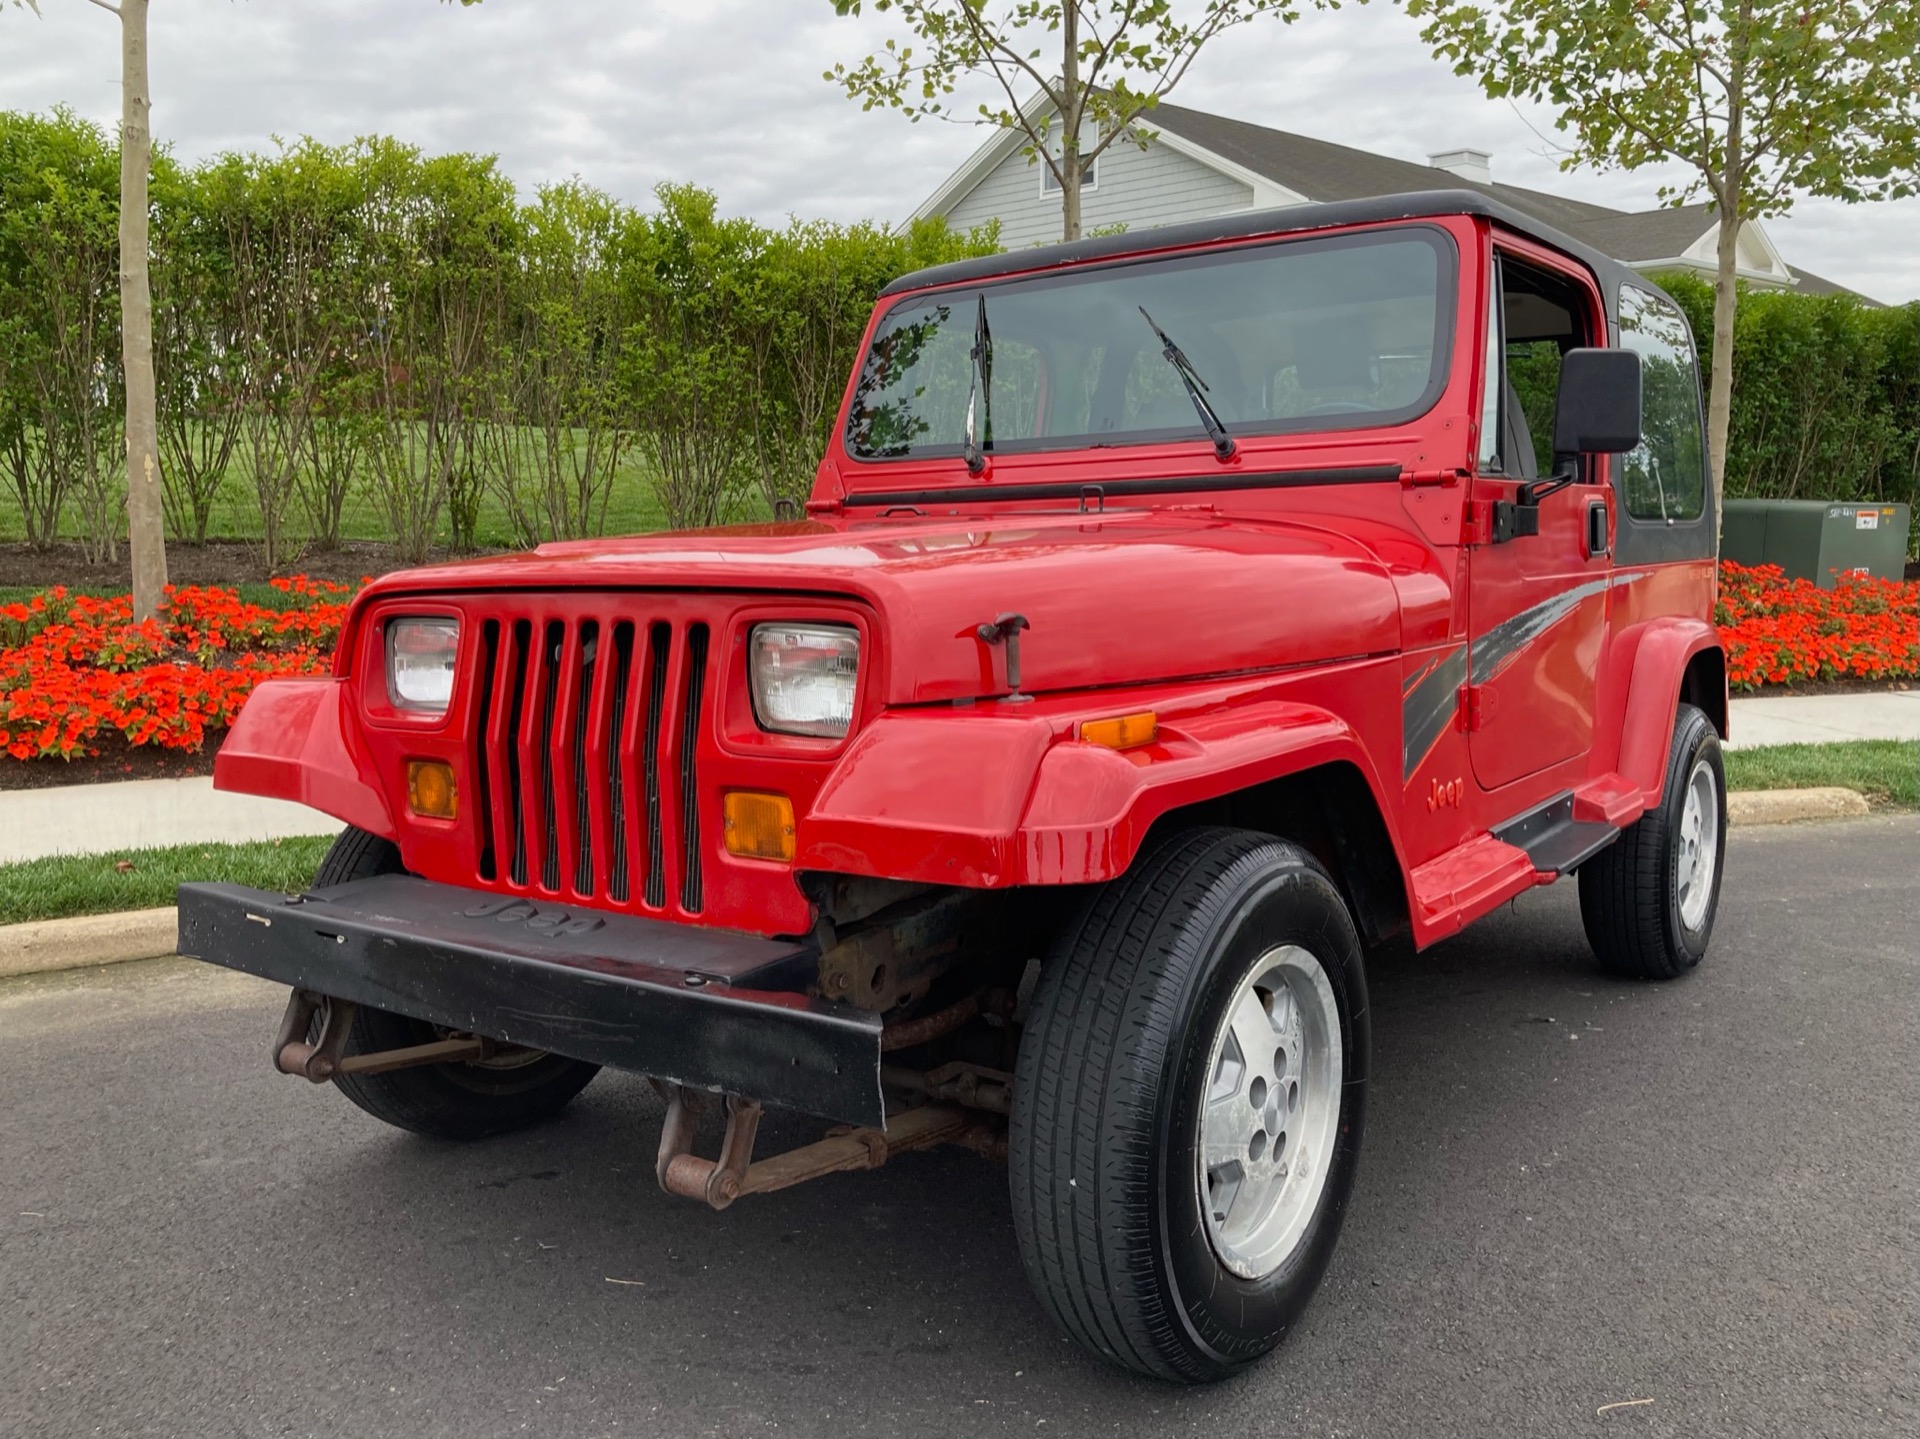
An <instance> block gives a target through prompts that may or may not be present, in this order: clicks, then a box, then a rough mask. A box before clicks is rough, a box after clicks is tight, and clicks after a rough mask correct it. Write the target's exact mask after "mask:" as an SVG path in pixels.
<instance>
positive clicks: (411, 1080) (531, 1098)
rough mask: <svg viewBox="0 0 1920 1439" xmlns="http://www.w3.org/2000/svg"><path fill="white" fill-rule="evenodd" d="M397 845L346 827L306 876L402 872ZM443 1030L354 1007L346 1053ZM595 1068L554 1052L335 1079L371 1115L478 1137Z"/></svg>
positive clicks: (560, 1095) (538, 1110) (567, 1094)
mask: <svg viewBox="0 0 1920 1439" xmlns="http://www.w3.org/2000/svg"><path fill="white" fill-rule="evenodd" d="M402 872H403V871H402V866H401V863H400V851H399V850H398V849H396V848H395V847H394V846H393V845H392V844H391V843H390V842H389V841H387V840H384V839H381V838H380V837H379V836H377V835H372V834H368V833H367V832H366V831H365V830H359V829H353V828H348V829H347V830H346V831H345V832H344V833H343V834H342V835H341V836H340V838H339V839H337V840H335V841H334V845H333V848H332V849H331V850H329V851H328V852H327V857H326V858H325V859H324V860H322V861H321V862H320V869H319V872H318V873H316V874H315V875H314V877H313V884H314V888H316V889H319V888H321V887H323V886H326V885H330V884H345V883H347V882H348V881H349V880H355V879H370V878H372V877H373V876H374V875H377V874H399V873H402ZM444 1038H446V1034H445V1033H444V1032H443V1031H441V1030H439V1029H437V1028H436V1027H435V1026H433V1025H431V1024H428V1023H427V1022H426V1021H425V1020H420V1019H412V1018H409V1017H408V1016H406V1015H403V1014H392V1013H389V1012H388V1011H386V1010H381V1009H369V1008H367V1007H366V1006H364V1005H363V1006H361V1008H360V1010H359V1012H358V1013H357V1014H356V1015H355V1016H354V1020H353V1029H352V1031H351V1032H350V1033H349V1034H348V1036H347V1047H346V1052H347V1053H348V1054H370V1053H373V1052H374V1051H376V1050H382V1049H401V1048H405V1047H406V1046H408V1045H414V1044H431V1043H432V1042H433V1041H434V1040H436V1039H444ZM599 1071H600V1066H599V1065H597V1064H588V1063H586V1062H584V1061H582V1060H578V1059H568V1058H565V1057H564V1056H562V1055H557V1054H541V1055H538V1056H536V1057H534V1058H531V1059H527V1058H524V1057H520V1056H515V1057H503V1058H502V1059H500V1060H482V1061H478V1062H474V1063H464V1062H463V1063H457V1064H431V1065H422V1066H420V1067H419V1068H418V1069H396V1070H392V1071H389V1072H388V1073H386V1074H343V1075H341V1076H339V1077H338V1078H337V1079H335V1080H334V1081H333V1082H334V1085H335V1086H336V1087H337V1088H338V1089H339V1090H340V1092H341V1093H342V1094H344V1095H346V1097H347V1098H348V1099H350V1100H352V1101H353V1102H354V1103H355V1104H357V1105H359V1106H360V1108H362V1109H364V1110H365V1111H366V1112H367V1113H368V1114H371V1115H372V1116H373V1117H374V1118H375V1119H382V1120H385V1121H386V1122H387V1123H388V1124H391V1125H393V1126H395V1127H396V1128H399V1129H405V1130H409V1131H411V1132H412V1133H414V1134H425V1135H429V1136H431V1137H432V1138H435V1139H462V1140H464V1139H484V1138H487V1137H488V1136H489V1135H494V1134H505V1133H507V1132H508V1131H510V1130H515V1129H524V1128H526V1127H527V1126H528V1125H530V1124H538V1123H539V1122H540V1121H541V1120H543V1119H550V1118H552V1117H553V1116H554V1115H555V1114H558V1113H559V1112H560V1110H561V1109H562V1108H564V1107H565V1106H566V1104H567V1101H569V1100H570V1099H572V1098H573V1097H574V1095H576V1094H578V1093H579V1092H580V1091H581V1090H583V1089H585V1088H586V1087H587V1085H588V1083H589V1082H590V1081H591V1080H592V1079H593V1077H594V1075H595V1074H597V1073H599Z"/></svg>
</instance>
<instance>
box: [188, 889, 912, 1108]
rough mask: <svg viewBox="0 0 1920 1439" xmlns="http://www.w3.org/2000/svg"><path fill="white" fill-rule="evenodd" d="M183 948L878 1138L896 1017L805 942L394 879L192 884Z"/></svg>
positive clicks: (304, 985) (322, 990)
mask: <svg viewBox="0 0 1920 1439" xmlns="http://www.w3.org/2000/svg"><path fill="white" fill-rule="evenodd" d="M179 902H180V953H181V954H184V955H190V956H192V957H194V958H197V959H203V960H206V961H208V962H210V963H213V964H219V965H225V966H226V967H227V968H229V969H238V970H244V971H245V972H247V973H248V974H257V975H259V976H260V977H261V978H263V979H271V980H276V981H278V982H279V983H281V984H289V985H292V986H294V987H295V988H297V989H306V990H312V991H313V992H315V993H317V994H323V995H328V996H331V997H334V998H338V999H344V1000H351V1001H352V1002H353V1003H355V1004H364V1005H367V1006H370V1007H371V1008H374V1009H385V1010H391V1011H393V1012H394V1013H397V1014H405V1015H410V1016H412V1017H413V1018H415V1019H424V1020H427V1021H429V1022H430V1023H433V1024H439V1025H444V1026H446V1027H447V1028H450V1029H456V1030H460V1031H462V1032H464V1033H468V1034H476V1035H483V1036H486V1037H489V1038H493V1039H499V1040H504V1041H506V1042H507V1043H510V1044H521V1045H526V1046H528V1047H529V1048H533V1049H544V1050H548V1051H550V1052H552V1053H554V1054H565V1055H569V1056H571V1057H573V1058H575V1059H584V1060H589V1061H591V1062H593V1063H595V1064H605V1065H611V1066H613V1067H614V1068H616V1069H629V1070H633V1071H635V1072H636V1073H640V1074H651V1075H656V1076H658V1077H660V1078H662V1079H671V1080H675V1081H677V1082H679V1083H681V1084H686V1085H691V1086H693V1087H696V1088H700V1089H709V1090H716V1091H721V1092H724V1093H727V1094H739V1095H743V1096H746V1097H747V1098H750V1099H757V1100H761V1101H764V1102H766V1103H769V1104H775V1105H780V1106H782V1107H785V1108H790V1109H798V1110H803V1111H805V1112H807V1113H809V1114H817V1115H820V1116H822V1117H823V1118H827V1119H833V1120H839V1121H843V1122H845V1123H848V1124H858V1125H870V1126H873V1127H876V1128H879V1127H882V1126H884V1125H885V1123H886V1115H885V1111H884V1109H883V1107H882V1103H881V1097H880V1017H879V1016H878V1015H877V1014H871V1013H868V1012H866V1011H864V1010H857V1009H852V1008H849V1007H847V1006H845V1005H840V1004H829V1003H826V1002H825V1001H822V1000H817V999H812V998H809V997H808V996H807V995H806V994H804V993H801V992H799V989H800V986H801V984H802V983H804V976H805V975H807V974H809V973H810V972H811V971H812V968H813V963H812V961H813V954H812V952H811V951H810V950H808V949H806V948H805V947H804V946H801V945H797V944H794V943H790V942H785V941H780V940H770V939H761V938H759V937H758V936H756V935H749V934H738V933H734V932H732V931H729V930H716V929H701V928H698V927H697V926H693V925H682V924H668V923H666V922H664V921H661V920H652V919H642V918H638V917H636V916H632V915H624V914H604V913H600V912H598V911H595V910H590V909H572V910H569V909H565V908H563V907H561V906H559V905H554V904H548V903H546V902H544V901H539V902H534V901H526V900H517V899H513V898H512V897H511V896H506V895H498V894H489V893H486V892H484V891H480V890H470V889H458V888H455V887H454V886H452V885H444V884H434V883H432V882H431V881H428V880H424V879H417V878H414V877H412V876H409V875H383V876H380V877H378V878H374V879H363V880H355V881H353V882H352V883H350V884H342V885H334V886H332V887H330V888H326V889H315V890H311V891H309V892H308V893H306V894H301V895H284V894H268V893H265V892H263V891H261V890H257V889H246V888H244V887H242V886H240V885H234V884H188V885H182V886H181V887H180V901H179Z"/></svg>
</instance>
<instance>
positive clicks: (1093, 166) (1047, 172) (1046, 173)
mask: <svg viewBox="0 0 1920 1439" xmlns="http://www.w3.org/2000/svg"><path fill="white" fill-rule="evenodd" d="M1053 158H1054V163H1055V164H1058V163H1059V160H1060V157H1059V156H1058V155H1055V156H1054V157H1053ZM1099 188H1100V161H1099V160H1098V159H1097V158H1096V159H1092V160H1082V161H1081V162H1080V189H1081V191H1082V193H1084V192H1086V191H1088V190H1097V189H1099ZM1040 193H1041V194H1043V195H1058V194H1059V193H1060V182H1059V180H1057V179H1056V178H1054V173H1053V166H1051V165H1042V166H1041V167H1040Z"/></svg>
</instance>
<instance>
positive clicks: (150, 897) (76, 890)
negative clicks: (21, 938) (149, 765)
mask: <svg viewBox="0 0 1920 1439" xmlns="http://www.w3.org/2000/svg"><path fill="white" fill-rule="evenodd" d="M332 844H333V841H332V840H331V839H327V838H314V839H274V840H262V841H259V842H258V843H254V844H183V845H176V846H174V847H173V848H171V849H129V850H121V851H119V852H117V853H114V854H90V855H58V856H55V857H54V858H51V859H35V860H28V861H27V862H26V863H24V864H7V865H0V924H24V923H26V922H27V921H29V920H36V919H63V918H65V917H66V916H68V915H74V914H107V913H109V912H111V911H114V910H123V909H155V908H158V907H159V906H161V905H167V904H172V903H173V891H174V889H175V887H176V886H178V885H181V884H184V883H186V882H187V881H189V880H225V881H227V882H229V883H232V884H245V885H251V886H252V887H253V888H255V889H272V890H298V889H304V888H306V886H307V885H309V884H311V883H312V882H313V876H314V872H315V871H316V870H318V869H319V868H320V861H321V860H322V859H324V858H325V857H326V853H327V850H328V848H329V847H330V846H331V845H332ZM122 864H125V865H127V866H128V868H126V869H121V868H120V866H121V865H122Z"/></svg>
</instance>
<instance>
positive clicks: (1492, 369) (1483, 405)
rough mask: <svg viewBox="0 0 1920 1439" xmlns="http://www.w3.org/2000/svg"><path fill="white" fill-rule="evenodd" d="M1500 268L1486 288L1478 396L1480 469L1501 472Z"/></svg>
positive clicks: (1502, 378)
mask: <svg viewBox="0 0 1920 1439" xmlns="http://www.w3.org/2000/svg"><path fill="white" fill-rule="evenodd" d="M1500 353H1501V350H1500V265H1499V262H1498V261H1495V262H1494V267H1493V283H1492V284H1491V285H1489V286H1487V345H1486V357H1485V360H1486V363H1485V370H1486V389H1485V390H1484V391H1483V392H1482V394H1481V396H1480V469H1481V471H1482V472H1483V473H1484V472H1486V471H1489V470H1497V469H1499V468H1500V386H1501V385H1502V384H1503V383H1504V377H1503V376H1502V374H1501V369H1500Z"/></svg>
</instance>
